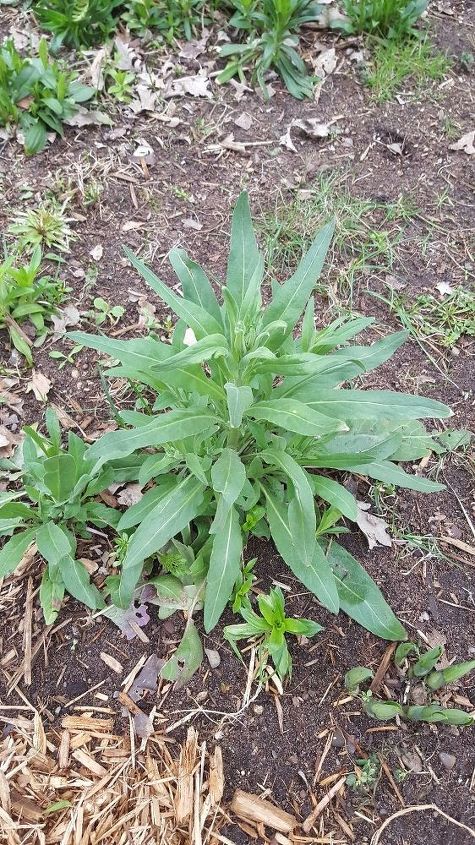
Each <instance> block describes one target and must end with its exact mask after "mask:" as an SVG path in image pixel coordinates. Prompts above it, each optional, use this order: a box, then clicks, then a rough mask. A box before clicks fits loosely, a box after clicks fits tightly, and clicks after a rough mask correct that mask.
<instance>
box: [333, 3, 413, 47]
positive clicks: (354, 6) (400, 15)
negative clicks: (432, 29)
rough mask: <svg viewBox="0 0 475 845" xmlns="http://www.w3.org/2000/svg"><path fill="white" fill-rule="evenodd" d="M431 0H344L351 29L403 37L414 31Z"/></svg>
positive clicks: (349, 28)
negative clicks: (428, 1) (428, 0)
mask: <svg viewBox="0 0 475 845" xmlns="http://www.w3.org/2000/svg"><path fill="white" fill-rule="evenodd" d="M426 7H427V0H344V4H343V8H344V10H345V13H346V15H347V16H348V18H349V22H348V23H347V24H345V30H346V31H347V32H349V33H359V32H363V33H369V34H370V35H381V36H383V37H385V38H386V37H389V38H393V39H395V40H400V39H403V38H405V37H407V35H409V34H410V33H411V32H413V27H414V25H415V23H416V22H417V20H418V19H419V18H420V16H421V15H422V13H423V12H424V11H425V9H426Z"/></svg>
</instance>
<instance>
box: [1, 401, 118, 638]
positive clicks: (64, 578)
mask: <svg viewBox="0 0 475 845" xmlns="http://www.w3.org/2000/svg"><path fill="white" fill-rule="evenodd" d="M46 426H47V431H48V437H44V436H42V435H41V434H39V433H38V432H37V431H36V430H35V429H34V428H31V427H26V428H25V438H24V440H23V442H22V443H21V444H20V446H19V447H18V449H17V451H16V452H15V455H14V458H13V459H11V460H4V461H3V462H2V468H3V469H4V470H9V471H10V472H11V473H12V474H13V477H14V478H15V479H16V480H17V481H18V482H19V485H20V486H19V489H18V490H17V491H15V492H11V493H0V536H1V537H3V538H5V542H4V545H3V548H2V549H1V551H0V579H1V578H5V577H6V576H7V575H9V574H10V573H11V572H13V571H14V570H15V569H16V567H17V566H18V564H19V563H20V562H21V560H22V558H23V556H24V555H25V554H26V552H27V551H28V550H29V548H30V547H31V546H32V544H33V543H35V544H36V546H37V548H38V552H39V554H40V555H41V557H42V558H43V559H44V561H45V563H46V568H45V570H44V572H43V577H42V581H41V587H40V602H41V606H42V608H43V614H44V618H45V621H46V624H48V625H49V624H51V623H52V622H54V620H55V618H56V616H57V614H58V612H59V610H60V608H61V604H62V601H63V598H64V594H65V592H68V593H70V594H71V595H72V596H74V598H76V599H78V600H79V601H81V602H82V603H83V604H85V605H86V606H87V607H89V608H91V609H92V610H96V609H98V608H101V607H103V606H104V600H103V598H102V596H101V593H100V592H99V590H98V589H97V587H96V586H95V585H94V584H93V583H92V582H91V581H90V578H89V575H88V572H87V570H86V568H85V567H84V565H83V564H82V563H81V562H80V561H79V560H77V558H76V547H77V538H78V537H82V538H85V539H88V538H90V537H91V533H90V527H91V526H95V527H96V528H99V529H103V528H104V527H105V526H115V525H116V524H117V521H118V519H119V515H120V514H119V512H118V511H116V510H114V509H113V508H109V507H107V506H106V505H105V504H103V503H102V502H98V501H96V497H97V495H98V493H100V492H102V491H103V490H105V488H106V487H108V486H109V485H110V484H111V483H112V482H113V481H115V480H117V477H118V476H117V473H118V472H119V471H118V470H116V469H115V468H114V467H112V466H110V467H108V468H107V469H99V470H98V471H95V470H94V462H93V461H91V460H89V459H88V458H87V457H86V455H85V452H86V444H85V443H84V441H83V440H81V438H80V437H77V435H75V434H74V433H73V432H71V431H70V432H69V434H68V443H67V447H66V448H65V447H63V446H62V445H61V430H60V426H59V422H58V419H57V417H56V415H55V414H54V412H53V411H52V410H51V409H48V411H47V413H46ZM123 474H124V471H120V472H119V475H120V477H122V475H123Z"/></svg>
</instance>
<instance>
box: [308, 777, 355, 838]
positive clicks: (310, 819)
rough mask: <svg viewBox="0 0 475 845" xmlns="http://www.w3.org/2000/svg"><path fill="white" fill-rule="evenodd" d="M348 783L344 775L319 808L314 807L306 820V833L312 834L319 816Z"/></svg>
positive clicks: (323, 799) (319, 803) (320, 803)
mask: <svg viewBox="0 0 475 845" xmlns="http://www.w3.org/2000/svg"><path fill="white" fill-rule="evenodd" d="M345 781H346V775H342V777H341V778H340V779H339V780H338V781H337V782H336V783H335V784H334V785H333V786H332V788H331V789H330V790H329V791H328V792H327V794H326V795H325V796H324V798H322V800H321V801H319V802H318V804H317V806H316V807H314V809H313V810H312V812H311V813H310V815H309V816H307V818H306V819H305V821H304V823H303V825H302V829H303V831H304V833H310V831H311V829H312V827H313V826H314V824H315V822H316V821H317V819H318V817H319V815H320V814H321V813H323V811H324V809H325V807H327V806H328V804H329V803H330V801H331V800H332V798H334V796H335V795H337V793H338V792H340V790H341V789H343V786H344V784H345Z"/></svg>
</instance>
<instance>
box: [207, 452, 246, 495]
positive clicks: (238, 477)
mask: <svg viewBox="0 0 475 845" xmlns="http://www.w3.org/2000/svg"><path fill="white" fill-rule="evenodd" d="M211 481H212V484H213V490H214V491H215V493H221V494H222V497H223V499H224V501H225V502H226V504H227V505H229V507H231V505H233V504H234V502H235V501H236V499H237V498H238V496H239V494H240V492H241V490H242V488H243V487H244V483H245V481H246V468H245V466H244V464H243V463H242V461H241V459H240V457H239V455H238V453H237V452H235V450H234V449H223V451H222V452H221V454H220V456H219V458H218V460H217V461H216V463H214V464H213V466H212V467H211Z"/></svg>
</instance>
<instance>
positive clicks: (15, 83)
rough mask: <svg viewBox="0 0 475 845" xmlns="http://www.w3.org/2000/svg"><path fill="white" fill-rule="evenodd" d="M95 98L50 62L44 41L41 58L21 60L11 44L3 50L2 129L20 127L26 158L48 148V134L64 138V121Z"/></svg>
mask: <svg viewBox="0 0 475 845" xmlns="http://www.w3.org/2000/svg"><path fill="white" fill-rule="evenodd" d="M93 94H94V90H93V89H92V88H89V87H87V86H86V85H81V83H79V82H77V80H76V74H75V73H74V72H69V71H66V70H62V69H61V67H60V65H59V63H58V62H56V61H54V60H53V59H50V57H49V55H48V47H47V44H46V41H45V40H44V39H42V40H41V41H40V44H39V47H38V58H22V56H21V55H20V53H19V52H18V50H17V49H16V47H15V45H14V43H13V41H11V40H8V41H6V42H5V43H4V44H3V46H2V47H0V126H6V127H10V126H16V125H18V126H19V127H20V129H21V131H22V133H23V136H24V146H25V152H26V153H27V155H33V154H34V153H38V152H39V151H40V150H42V149H43V148H44V147H45V145H46V141H47V132H56V133H57V134H58V135H61V136H62V135H63V123H64V121H65V120H68V118H70V117H73V115H74V114H76V112H77V111H78V106H79V104H80V103H84V102H85V101H86V100H89V99H90V98H91V97H92V96H93Z"/></svg>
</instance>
